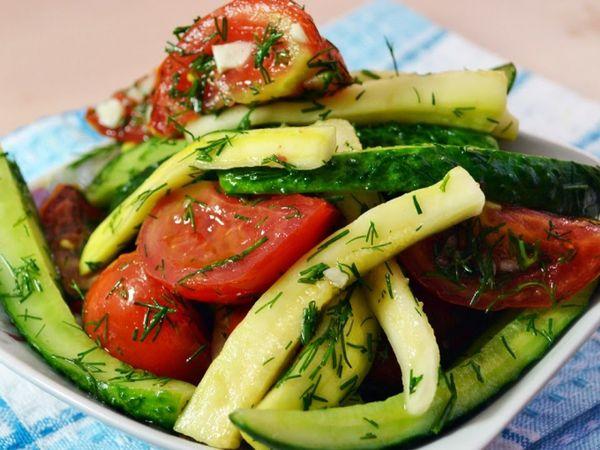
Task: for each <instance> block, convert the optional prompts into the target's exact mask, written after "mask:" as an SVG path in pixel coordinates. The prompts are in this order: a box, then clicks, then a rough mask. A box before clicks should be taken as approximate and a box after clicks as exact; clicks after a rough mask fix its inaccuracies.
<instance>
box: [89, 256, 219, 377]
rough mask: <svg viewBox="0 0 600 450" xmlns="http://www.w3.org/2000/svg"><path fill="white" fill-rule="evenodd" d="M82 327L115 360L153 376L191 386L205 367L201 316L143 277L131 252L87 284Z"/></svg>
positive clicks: (206, 355)
mask: <svg viewBox="0 0 600 450" xmlns="http://www.w3.org/2000/svg"><path fill="white" fill-rule="evenodd" d="M83 324H84V329H85V331H86V333H87V334H88V335H89V336H90V337H91V338H92V339H94V340H98V341H99V342H100V345H102V347H104V348H105V349H106V350H107V351H108V352H109V353H110V354H111V355H113V356H114V357H115V358H118V359H120V360H121V361H124V362H126V363H128V364H130V365H132V366H133V367H136V368H138V369H144V370H148V371H150V372H152V373H154V374H155V375H158V376H164V377H169V378H176V379H179V380H184V381H189V382H190V383H197V382H198V381H200V378H201V377H202V375H203V374H204V372H205V371H206V368H207V367H208V364H209V363H210V348H209V343H208V340H207V338H206V336H207V334H206V330H205V329H204V327H203V324H202V321H201V317H200V316H199V314H198V313H197V312H196V311H195V310H194V309H193V308H192V307H191V306H189V305H188V304H186V303H185V302H184V301H182V300H181V299H180V298H179V297H177V296H176V295H173V294H172V293H171V292H170V291H168V290H167V289H166V288H165V287H164V286H163V285H162V284H161V283H159V282H158V281H156V280H154V279H152V278H150V277H148V276H147V275H146V273H145V271H144V269H143V266H142V264H141V261H140V258H139V256H138V254H137V253H128V254H124V255H121V256H120V257H119V258H118V259H117V260H116V261H115V262H113V263H112V264H111V265H110V266H108V267H107V268H106V269H105V270H104V271H103V272H102V273H101V274H100V276H99V277H98V278H97V279H96V281H95V282H94V283H93V284H92V287H91V288H90V290H89V292H88V293H87V295H86V297H85V301H84V306H83Z"/></svg>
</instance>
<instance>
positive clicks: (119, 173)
mask: <svg viewBox="0 0 600 450" xmlns="http://www.w3.org/2000/svg"><path fill="white" fill-rule="evenodd" d="M186 145H187V142H186V141H185V140H168V139H158V138H151V139H149V140H148V141H146V142H142V143H141V144H139V145H136V146H135V147H133V148H131V149H129V150H122V151H121V154H119V156H117V157H116V158H115V159H113V160H111V161H110V162H109V163H108V164H106V165H105V166H104V168H103V169H102V170H101V171H100V172H99V173H98V175H96V177H95V178H94V179H93V180H92V182H91V183H90V185H89V186H88V187H87V189H86V191H85V194H86V197H87V199H88V200H89V201H90V202H91V203H92V204H94V205H97V206H107V205H108V204H109V203H110V202H111V201H112V199H113V197H114V196H115V195H116V194H117V193H118V192H119V190H120V189H121V188H122V187H123V186H125V185H127V184H129V183H130V181H131V179H132V178H135V176H136V175H137V174H139V173H141V172H144V171H145V170H146V169H148V168H149V167H156V166H157V164H159V163H160V162H162V161H164V160H165V159H167V158H169V157H170V156H172V155H174V154H175V153H177V152H178V151H180V150H183V148H184V147H185V146H186ZM141 181H143V180H140V182H141Z"/></svg>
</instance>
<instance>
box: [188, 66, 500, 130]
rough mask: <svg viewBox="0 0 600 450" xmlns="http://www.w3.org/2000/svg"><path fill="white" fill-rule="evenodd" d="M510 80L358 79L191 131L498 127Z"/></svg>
mask: <svg viewBox="0 0 600 450" xmlns="http://www.w3.org/2000/svg"><path fill="white" fill-rule="evenodd" d="M506 87H507V80H506V76H505V75H504V73H503V72H499V71H493V70H488V71H455V72H442V73H434V74H428V75H416V74H401V75H400V76H397V77H392V78H380V79H374V80H370V81H366V82H364V83H362V84H352V85H350V86H348V87H346V88H343V89H340V90H339V91H337V92H336V93H335V94H333V95H331V96H328V97H323V98H320V99H318V100H316V101H313V102H310V101H303V102H302V101H301V102H296V101H276V102H273V103H269V104H266V105H262V106H257V107H247V106H243V105H240V106H235V107H233V108H230V109H228V110H226V111H223V112H221V113H219V114H212V115H205V116H202V117H200V118H199V119H198V120H196V121H195V122H192V123H190V124H188V127H187V131H189V132H190V133H191V134H192V135H196V136H202V135H203V134H206V133H209V132H211V131H215V130H231V129H237V128H239V125H240V123H244V124H247V123H249V124H250V126H251V127H256V126H261V125H267V124H277V123H286V124H296V125H303V124H310V123H313V122H315V121H317V120H319V119H324V118H331V119H332V118H338V119H346V120H349V121H350V122H352V123H358V124H372V123H380V122H389V121H397V122H406V123H431V124H437V125H447V126H456V127H461V128H469V129H473V130H477V131H483V132H492V131H494V129H495V127H496V124H497V121H498V120H499V119H500V117H501V116H502V114H503V113H504V111H505V110H506V90H507V89H506Z"/></svg>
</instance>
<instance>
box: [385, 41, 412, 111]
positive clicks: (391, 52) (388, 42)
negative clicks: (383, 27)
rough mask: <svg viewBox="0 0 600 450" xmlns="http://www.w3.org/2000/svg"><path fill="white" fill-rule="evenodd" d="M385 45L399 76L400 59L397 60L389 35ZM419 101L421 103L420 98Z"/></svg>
mask: <svg viewBox="0 0 600 450" xmlns="http://www.w3.org/2000/svg"><path fill="white" fill-rule="evenodd" d="M385 46H386V47H387V49H388V51H389V52H390V57H391V58H392V63H393V64H394V72H395V73H396V76H398V75H400V72H399V71H398V61H397V60H396V54H395V53H394V44H393V43H392V42H391V41H390V40H389V39H388V38H387V37H386V38H385ZM419 103H421V101H420V100H419Z"/></svg>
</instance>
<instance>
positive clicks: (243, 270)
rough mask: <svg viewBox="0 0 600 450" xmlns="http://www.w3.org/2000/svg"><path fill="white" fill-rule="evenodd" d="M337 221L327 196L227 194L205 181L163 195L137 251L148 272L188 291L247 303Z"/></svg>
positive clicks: (144, 227) (194, 296) (204, 297)
mask: <svg viewBox="0 0 600 450" xmlns="http://www.w3.org/2000/svg"><path fill="white" fill-rule="evenodd" d="M337 220H339V213H338V211H337V210H336V209H335V208H334V207H333V206H331V205H330V204H329V203H327V202H326V201H324V200H321V199H317V198H311V197H305V196H302V195H287V196H284V195H277V196H271V197H266V196H265V197H255V198H253V199H252V200H244V199H242V198H239V197H229V196H227V195H225V194H223V193H221V192H220V191H219V190H218V187H217V184H216V183H213V182H208V181H204V182H200V183H196V184H193V185H190V186H188V187H186V188H183V189H180V190H177V191H175V192H173V193H171V194H170V195H168V196H166V197H164V198H163V199H162V200H161V201H160V202H159V203H158V204H157V205H156V207H155V208H154V210H153V211H152V214H151V216H150V217H149V218H148V219H146V221H145V222H144V224H143V225H142V228H141V230H140V234H139V237H138V251H139V252H140V254H141V255H142V258H143V261H144V265H145V267H146V271H147V272H148V274H149V275H151V276H152V277H154V278H156V279H157V280H160V281H161V282H162V283H164V284H165V286H167V287H168V288H169V289H171V290H172V291H174V292H178V293H179V294H181V295H182V296H183V297H186V298H190V299H195V300H200V301H212V302H218V303H230V302H247V301H248V297H249V296H251V295H254V294H258V293H261V292H263V291H264V290H266V289H267V288H268V287H269V286H270V285H271V284H272V283H273V282H274V281H275V280H276V279H277V278H278V277H279V276H280V275H281V274H282V273H284V272H285V271H286V270H287V269H288V268H289V267H290V266H291V265H292V264H293V263H294V262H295V261H296V260H297V259H298V258H299V257H300V256H302V255H303V254H304V253H306V252H307V251H309V250H310V249H311V248H312V247H313V246H314V245H316V244H317V243H318V242H319V241H320V240H321V239H322V238H323V237H324V236H326V235H327V233H328V231H330V229H331V227H332V225H334V224H335V223H336V222H337Z"/></svg>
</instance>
